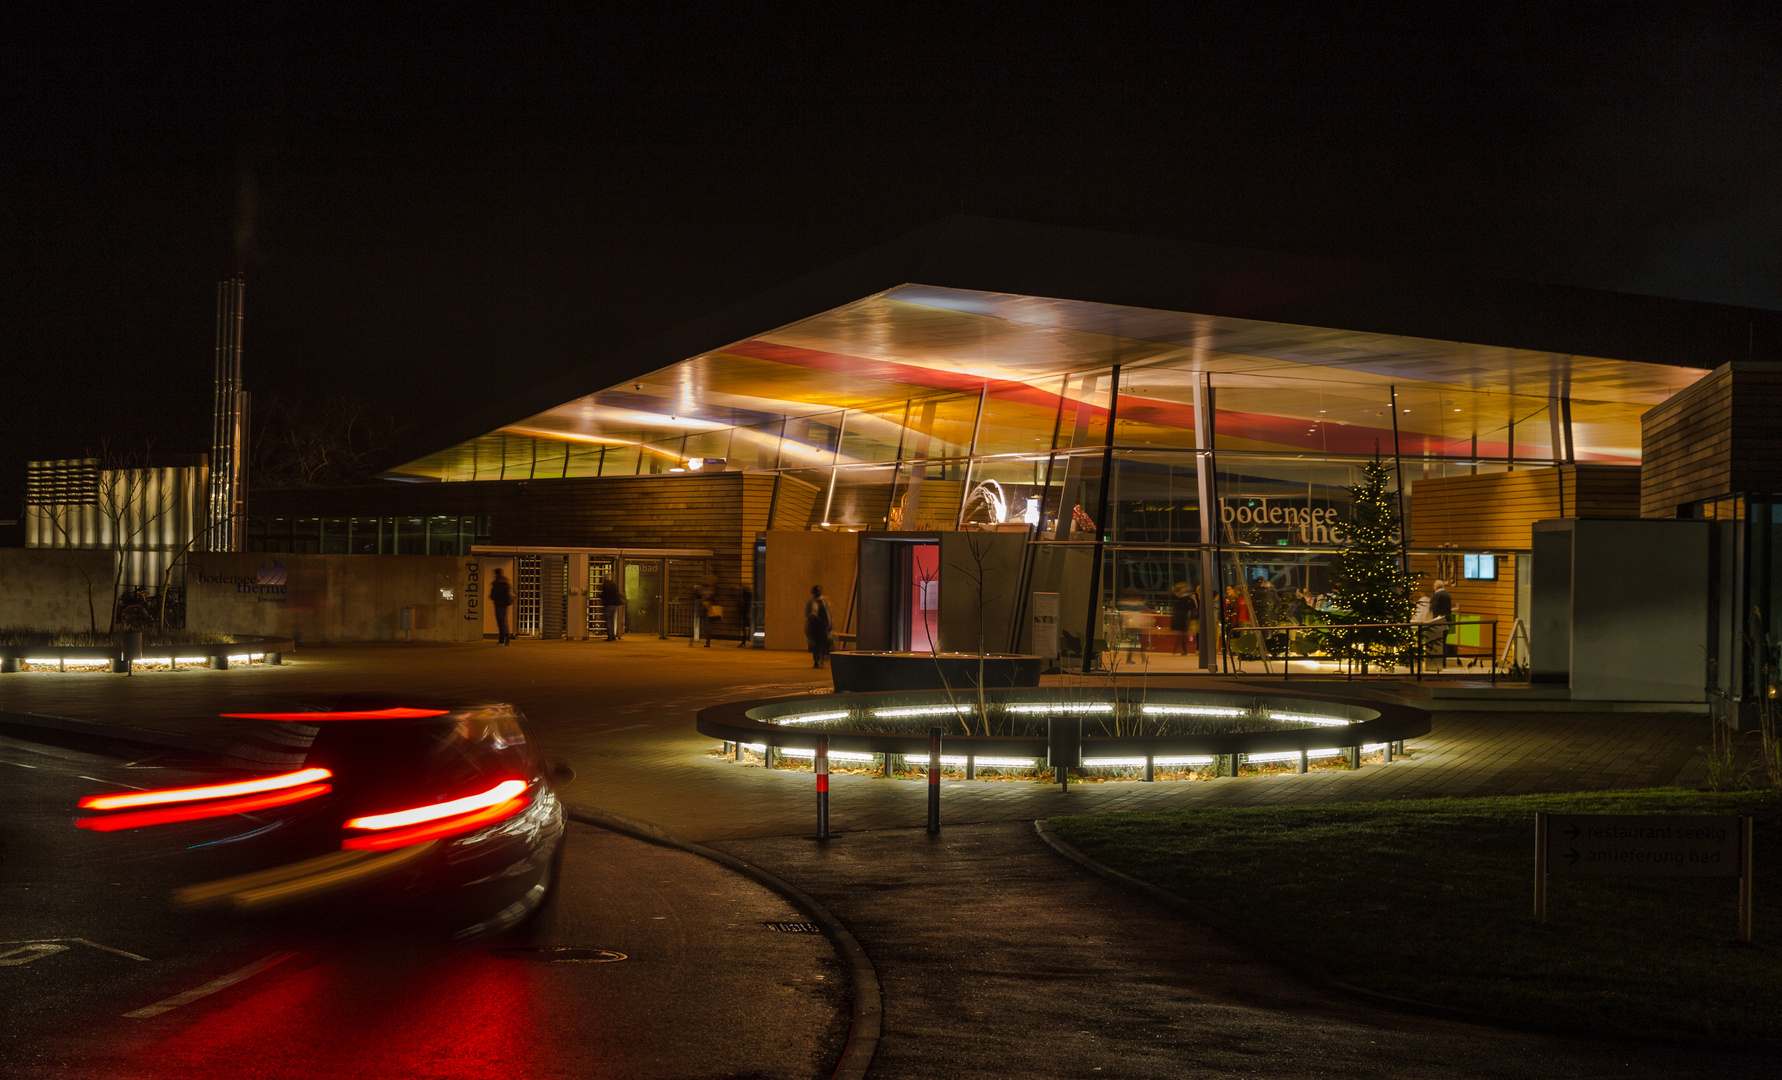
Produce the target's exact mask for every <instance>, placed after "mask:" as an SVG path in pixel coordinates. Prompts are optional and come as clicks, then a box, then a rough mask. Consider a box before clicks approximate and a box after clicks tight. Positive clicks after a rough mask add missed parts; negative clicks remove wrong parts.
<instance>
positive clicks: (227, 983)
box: [124, 952, 297, 1020]
mask: <svg viewBox="0 0 1782 1080" xmlns="http://www.w3.org/2000/svg"><path fill="white" fill-rule="evenodd" d="M296 955H297V954H296V953H294V952H275V953H273V954H271V955H270V956H263V957H261V958H260V959H258V960H255V961H254V962H253V963H251V964H249V965H248V966H247V967H244V968H240V969H238V970H235V971H231V972H230V973H229V974H227V975H221V976H218V977H217V978H214V979H212V980H210V981H209V982H207V983H205V984H204V985H203V986H195V987H193V988H192V989H190V990H187V991H186V992H185V993H183V994H175V995H173V996H172V997H170V998H165V999H163V1000H161V1001H157V1002H155V1003H154V1004H153V1005H144V1006H143V1007H142V1008H140V1009H134V1010H132V1011H130V1012H127V1013H125V1014H124V1016H125V1017H126V1018H128V1019H132V1020H141V1019H144V1018H146V1017H150V1016H160V1015H161V1014H162V1013H164V1012H169V1011H171V1010H173V1009H177V1008H179V1007H180V1006H181V1005H188V1004H190V1003H192V1002H194V1001H197V1000H198V999H199V998H201V997H209V996H210V995H211V994H214V993H216V992H217V991H218V990H227V989H228V988H229V987H231V986H234V985H235V984H236V983H238V982H240V981H242V980H243V979H251V978H253V977H254V976H255V975H258V974H260V972H262V971H265V970H266V969H267V968H269V967H271V966H272V965H274V964H276V963H278V962H280V961H282V960H289V959H290V958H291V957H293V956H296Z"/></svg>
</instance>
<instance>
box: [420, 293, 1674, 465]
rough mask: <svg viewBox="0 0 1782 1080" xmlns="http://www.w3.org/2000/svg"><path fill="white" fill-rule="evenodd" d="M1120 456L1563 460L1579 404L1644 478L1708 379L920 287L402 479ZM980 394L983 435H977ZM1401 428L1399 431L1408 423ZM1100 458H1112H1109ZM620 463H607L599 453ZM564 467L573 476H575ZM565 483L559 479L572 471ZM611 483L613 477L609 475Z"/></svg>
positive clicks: (1566, 357)
mask: <svg viewBox="0 0 1782 1080" xmlns="http://www.w3.org/2000/svg"><path fill="white" fill-rule="evenodd" d="M1116 365H1117V366H1118V367H1119V368H1120V378H1119V382H1118V393H1119V397H1118V406H1117V413H1116V422H1115V432H1114V434H1115V440H1116V443H1117V445H1119V446H1123V447H1132V448H1144V447H1156V448H1158V449H1169V448H1188V447H1192V446H1194V445H1195V433H1194V417H1195V415H1196V414H1195V408H1194V401H1195V394H1196V390H1197V384H1199V386H1200V387H1201V388H1202V389H1204V388H1206V387H1211V388H1212V390H1213V395H1212V397H1213V402H1214V405H1215V423H1214V427H1215V434H1216V446H1217V447H1218V448H1219V449H1221V450H1247V451H1259V452H1293V453H1307V452H1316V453H1325V454H1347V453H1372V452H1373V451H1374V449H1375V448H1376V446H1379V447H1381V448H1382V449H1384V450H1386V451H1387V452H1390V451H1391V448H1392V446H1393V445H1394V438H1395V435H1394V420H1395V419H1396V421H1397V424H1396V429H1397V430H1396V440H1397V445H1398V447H1399V449H1400V451H1401V452H1402V453H1404V454H1407V455H1419V456H1420V455H1430V456H1443V457H1453V458H1463V459H1466V458H1475V457H1476V458H1479V459H1501V458H1505V457H1509V456H1512V455H1513V456H1514V457H1515V458H1517V459H1522V460H1527V459H1544V458H1551V457H1554V456H1557V455H1555V453H1554V451H1553V449H1552V446H1551V436H1550V432H1551V430H1552V425H1551V423H1550V418H1549V411H1550V405H1551V403H1552V402H1554V401H1555V400H1560V399H1563V400H1565V401H1566V402H1568V403H1569V410H1570V421H1571V431H1572V440H1573V453H1574V456H1575V458H1576V459H1577V460H1580V461H1602V462H1623V463H1636V462H1638V460H1639V455H1640V427H1639V418H1640V414H1641V413H1643V412H1645V411H1646V410H1647V409H1649V408H1651V407H1652V406H1653V405H1655V404H1657V403H1659V402H1662V401H1664V400H1665V399H1666V398H1668V397H1670V396H1671V395H1672V394H1674V393H1676V392H1677V391H1678V390H1681V389H1682V388H1684V387H1686V386H1688V385H1689V384H1691V383H1693V382H1694V381H1695V380H1697V379H1698V378H1700V377H1701V376H1702V375H1703V374H1704V373H1705V371H1706V369H1705V368H1702V367H1690V366H1683V365H1679V364H1676V363H1653V362H1645V361H1637V360H1618V359H1611V358H1605V357H1594V356H1581V355H1574V354H1567V353H1556V352H1551V351H1542V350H1538V349H1528V348H1513V347H1507V346H1501V345H1488V344H1469V343H1464V342H1458V341H1444V340H1436V339H1431V338H1426V337H1414V336H1405V335H1395V334H1386V333H1379V332H1369V331H1362V330H1345V329H1337V328H1329V327H1318V326H1306V325H1296V324H1293V323H1287V322H1275V321H1265V320H1257V319H1250V318H1236V317H1231V316H1226V315H1218V314H1207V313H1196V312H1187V311H1171V310H1161V309H1156V308H1148V307H1140V306H1132V305H1123V304H1111V303H1104V302H1096V301H1088V300H1074V299H1066V298H1056V297H1041V296H1032V295H1023V294H1019V293H1011V292H995V291H977V290H972V289H966V288H959V287H951V286H941V285H930V284H923V283H918V282H911V283H904V284H899V285H896V286H895V287H892V288H888V289H884V290H883V291H880V292H876V293H874V294H872V295H866V296H862V297H860V298H859V299H855V300H852V301H850V302H846V303H842V304H840V305H839V306H834V307H831V308H829V309H827V310H823V311H818V312H813V313H812V314H810V315H808V316H807V317H804V318H799V319H797V320H796V321H793V322H790V323H787V324H785V325H780V326H763V327H761V328H760V329H759V330H758V331H757V332H753V333H750V334H749V335H748V336H745V337H743V338H740V339H737V340H731V341H726V342H723V343H722V344H718V345H716V346H715V347H711V348H709V349H706V350H704V351H699V352H696V353H694V354H692V355H688V356H686V357H684V358H683V359H680V360H678V361H677V362H674V363H670V364H668V365H667V366H665V367H661V368H659V369H657V370H654V371H651V372H649V373H648V374H644V375H640V376H637V377H634V378H630V379H627V380H625V381H624V382H622V383H619V384H617V385H614V386H608V387H606V388H604V389H598V390H594V391H593V392H590V393H586V394H584V395H583V396H580V397H576V398H574V399H573V400H569V401H566V402H564V403H562V404H560V405H557V406H555V407H552V408H548V409H545V410H543V411H539V412H535V413H533V414H532V415H529V416H524V417H519V418H515V419H514V420H513V421H512V422H509V423H506V424H503V425H501V426H500V427H498V428H496V429H494V430H492V431H489V432H487V433H486V434H484V435H481V436H478V437H474V438H471V439H468V440H465V441H463V442H460V443H458V444H456V445H453V446H450V447H447V448H445V449H442V450H439V451H437V452H435V453H431V454H428V455H426V456H424V457H421V458H418V459H416V460H414V461H411V462H408V463H407V464H405V465H402V466H400V467H398V468H396V469H393V470H391V471H390V473H389V474H387V475H390V476H392V477H394V478H408V479H433V480H459V479H463V480H468V479H473V478H482V479H487V478H491V477H494V476H497V475H502V476H509V477H512V476H521V475H538V474H540V473H537V472H536V471H535V470H536V469H537V466H538V462H539V461H540V460H543V461H545V462H547V463H548V464H547V468H546V470H545V471H544V472H543V473H542V475H553V476H554V475H589V474H591V473H593V472H598V471H601V469H602V465H601V462H602V460H618V456H619V455H628V456H626V457H624V459H623V460H625V461H626V462H627V465H626V467H625V468H624V470H623V471H634V470H635V471H643V472H657V471H663V470H664V469H666V468H670V467H676V466H679V465H680V464H681V463H682V461H683V459H685V458H689V457H697V456H705V455H709V456H712V457H720V458H723V459H725V462H726V465H727V467H730V468H739V467H743V468H756V467H765V468H775V467H779V468H796V467H812V466H828V465H832V464H843V465H845V464H852V463H857V462H864V461H872V460H890V459H894V458H898V457H905V458H907V457H941V456H948V455H957V454H962V453H965V452H967V450H968V449H972V448H973V444H972V442H971V432H972V431H973V430H976V431H977V432H978V438H977V442H976V444H975V450H976V452H977V453H979V454H997V453H1032V452H1035V451H1046V450H1051V449H1053V448H1055V447H1056V448H1063V447H1067V446H1068V445H1069V444H1070V435H1071V432H1070V431H1069V430H1063V431H1062V432H1061V431H1060V429H1061V427H1068V424H1062V425H1061V423H1060V417H1061V415H1062V414H1063V410H1061V405H1062V406H1067V407H1068V408H1069V409H1070V410H1071V412H1072V415H1076V414H1077V413H1092V414H1095V415H1098V416H1100V417H1101V418H1102V419H1103V420H1105V415H1106V409H1107V405H1108V390H1109V383H1110V381H1111V380H1110V379H1109V378H1108V376H1107V373H1108V372H1109V371H1110V369H1111V368H1113V367H1114V366H1116ZM980 394H982V395H983V411H984V415H983V417H982V418H979V417H978V415H977V410H978V405H979V398H980ZM1395 409H1396V413H1395ZM1098 441H1099V437H1098ZM601 450H605V451H607V453H606V454H604V455H602V454H600V453H599V451H601ZM559 462H560V463H561V465H560V466H559V465H558V464H557V463H559ZM559 468H560V469H561V472H559ZM608 471H611V470H610V469H609V470H608Z"/></svg>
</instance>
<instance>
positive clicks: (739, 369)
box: [250, 284, 1702, 664]
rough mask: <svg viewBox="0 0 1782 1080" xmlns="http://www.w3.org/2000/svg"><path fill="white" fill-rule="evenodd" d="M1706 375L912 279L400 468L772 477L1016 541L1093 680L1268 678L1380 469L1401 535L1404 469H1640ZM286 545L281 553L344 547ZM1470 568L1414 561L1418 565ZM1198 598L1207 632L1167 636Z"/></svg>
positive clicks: (932, 523)
mask: <svg viewBox="0 0 1782 1080" xmlns="http://www.w3.org/2000/svg"><path fill="white" fill-rule="evenodd" d="M1701 374H1702V372H1700V371H1697V370H1694V369H1689V368H1681V367H1669V366H1663V365H1655V364H1644V363H1635V362H1625V361H1617V360H1609V359H1601V358H1593V357H1585V356H1570V355H1559V354H1552V353H1545V352H1535V351H1528V350H1518V349H1512V348H1503V347H1494V346H1485V345H1472V344H1465V343H1460V342H1452V341H1437V340H1430V339H1422V338H1409V337H1394V336H1388V335H1382V334H1376V333H1369V332H1360V331H1347V330H1337V329H1328V328H1320V327H1310V326H1297V325H1288V324H1280V323H1266V322H1257V321H1251V320H1244V319H1233V318H1224V317H1217V316H1208V315H1197V314H1192V313H1185V312H1174V311H1162V310H1152V309H1140V308H1129V307H1116V306H1110V305H1105V304H1095V303H1089V302H1079V301H1069V300H1058V299H1049V298H1041V297H1031V296H1017V295H1010V294H1000V293H986V292H973V291H969V290H960V289H950V288H940V287H935V286H927V285H915V284H911V285H903V286H899V287H897V288H894V289H890V290H888V291H886V292H885V293H882V294H879V295H876V296H872V297H867V298H863V299H861V300H859V301H856V302H854V303H850V304H846V305H843V306H842V307H839V308H836V309H833V310H831V311H827V312H822V313H819V314H816V315H813V316H811V317H810V318H807V319H803V320H800V321H798V322H795V323H792V324H789V325H787V326H783V327H779V328H777V329H773V330H767V331H764V332H762V333H761V334H759V335H758V336H756V337H754V338H750V339H746V340H743V341H737V342H732V343H730V344H728V345H726V346H724V347H722V348H718V349H714V350H713V351H711V352H707V353H703V354H700V355H698V356H693V357H689V358H687V359H686V360H683V361H681V362H679V363H677V364H674V365H671V366H670V367H667V368H664V369H662V370H660V371H657V372H654V373H652V374H650V375H647V376H644V377H642V378H640V379H636V380H633V381H630V382H627V383H624V384H621V385H619V386H615V387H612V388H610V389H607V390H603V391H599V392H596V393H592V394H589V395H587V396H585V397H582V398H578V399H576V400H575V401H571V402H567V403H565V404H564V405H562V406H560V407H558V408H556V409H552V410H549V411H547V412H544V413H540V414H538V415H535V416H532V417H529V418H526V419H525V420H523V421H520V422H518V423H514V424H510V425H508V426H506V427H503V428H501V429H499V430H497V431H494V432H491V433H489V434H487V435H484V436H481V437H479V438H477V439H474V440H471V441H470V442H467V443H463V444H460V445H458V446H454V447H448V448H446V449H444V450H441V451H439V452H437V453H435V454H431V455H429V456H427V457H425V458H422V459H419V460H417V461H414V462H410V463H409V464H407V465H405V466H403V467H401V468H400V469H397V470H394V471H393V473H392V474H391V475H393V476H396V477H403V478H415V479H418V478H424V479H429V480H443V481H460V480H503V479H506V480H518V479H530V478H547V477H574V476H630V475H639V474H650V473H662V472H674V471H691V470H712V469H719V470H748V471H778V472H783V473H786V474H788V475H790V476H794V477H796V478H798V479H800V480H802V481H804V482H806V483H808V484H810V485H811V486H812V488H814V489H815V490H816V492H817V494H816V495H815V499H814V505H813V507H812V510H811V514H810V519H809V521H808V523H807V524H808V527H810V528H819V529H846V530H874V531H876V530H890V531H900V530H901V531H935V530H941V531H946V530H954V529H982V530H995V531H999V532H1000V531H1019V532H1024V533H1026V535H1027V536H1028V538H1029V545H1028V555H1027V558H1026V561H1025V565H1024V569H1023V573H1024V579H1023V596H1027V595H1030V594H1031V593H1033V592H1056V593H1058V594H1059V598H1060V605H1061V624H1062V631H1061V639H1062V640H1063V642H1064V643H1065V644H1064V647H1065V650H1066V651H1067V652H1074V653H1075V654H1076V655H1077V656H1079V657H1082V658H1083V659H1084V662H1085V663H1086V664H1087V663H1088V662H1089V661H1090V659H1091V658H1093V657H1097V656H1101V657H1104V658H1105V657H1106V656H1107V655H1109V654H1113V653H1117V652H1130V653H1131V654H1132V655H1134V656H1150V655H1155V654H1157V653H1159V652H1161V651H1162V646H1164V645H1169V646H1170V652H1171V655H1176V654H1181V653H1187V654H1190V655H1193V656H1194V658H1195V662H1197V663H1202V664H1205V663H1208V662H1211V659H1212V658H1214V657H1217V656H1230V657H1235V659H1236V660H1237V661H1241V662H1247V661H1253V660H1261V661H1263V662H1268V661H1271V660H1274V659H1278V658H1279V657H1280V655H1281V654H1282V653H1283V652H1286V653H1293V652H1297V651H1299V648H1298V644H1299V643H1300V642H1315V635H1311V634H1305V635H1301V636H1300V637H1297V638H1290V637H1283V636H1282V635H1278V634H1268V633H1255V632H1247V631H1242V630H1241V629H1240V628H1241V627H1243V626H1246V625H1250V626H1254V625H1264V624H1268V625H1272V623H1270V622H1269V621H1270V620H1278V621H1280V622H1283V623H1291V622H1298V623H1311V622H1315V621H1316V620H1317V615H1316V611H1317V609H1318V607H1319V605H1320V603H1321V597H1322V596H1323V594H1324V593H1325V592H1326V591H1327V590H1328V588H1329V565H1330V557H1331V554H1332V553H1333V552H1334V551H1336V550H1337V549H1338V548H1339V546H1340V544H1341V540H1342V527H1343V523H1344V521H1346V520H1347V518H1348V516H1349V501H1350V494H1349V488H1351V487H1352V486H1354V485H1355V484H1357V483H1358V482H1359V479H1360V469H1361V466H1362V465H1363V464H1364V463H1366V462H1368V461H1371V460H1374V459H1376V458H1377V459H1379V460H1381V461H1383V462H1385V463H1387V465H1388V466H1389V468H1390V472H1391V475H1392V477H1393V479H1394V486H1395V487H1397V488H1399V489H1401V491H1402V493H1403V496H1404V497H1403V498H1401V500H1400V505H1401V508H1402V509H1401V518H1402V524H1403V526H1404V528H1403V529H1402V530H1401V531H1402V533H1403V535H1404V536H1405V537H1409V536H1411V535H1412V531H1411V530H1410V525H1411V523H1412V521H1413V520H1414V515H1415V513H1416V485H1417V483H1418V481H1420V480H1424V479H1429V478H1437V477H1447V476H1454V475H1463V474H1477V473H1481V472H1496V471H1503V470H1510V469H1516V468H1527V467H1531V466H1533V467H1545V466H1553V465H1563V464H1573V463H1579V462H1589V463H1607V464H1626V465H1637V464H1638V462H1639V458H1640V416H1641V414H1642V413H1643V412H1645V411H1646V410H1647V409H1649V408H1651V407H1652V406H1653V405H1655V404H1658V403H1660V402H1662V401H1664V400H1666V399H1667V398H1669V397H1670V396H1671V395H1673V394H1674V393H1676V392H1678V391H1679V390H1681V389H1683V388H1684V387H1686V386H1688V385H1690V384H1691V383H1693V382H1694V381H1695V380H1696V379H1697V378H1699V377H1700V375H1701ZM392 527H394V526H392ZM420 527H421V526H419V525H417V524H416V523H415V522H413V521H406V520H405V521H404V522H402V523H400V528H401V529H403V530H406V531H405V532H404V533H403V538H399V539H397V540H394V541H386V540H382V539H380V541H379V542H380V543H390V544H393V545H394V546H391V547H380V548H379V550H408V549H407V548H406V547H404V546H403V545H404V544H405V543H407V542H408V541H407V540H406V538H407V537H410V536H413V535H415V532H414V530H416V529H417V528H420ZM776 527H782V528H783V527H785V525H784V524H777V523H776ZM278 528H282V529H286V530H288V532H289V534H290V536H291V537H292V540H291V541H290V542H292V543H297V542H300V541H299V540H298V538H299V537H307V536H308V535H309V534H310V533H311V532H312V531H313V532H314V533H315V534H316V535H317V536H318V540H317V541H316V542H317V543H319V544H329V543H333V544H339V543H342V542H343V540H342V539H340V537H341V536H343V535H346V534H350V535H352V536H358V535H360V534H361V533H360V527H359V526H350V527H349V526H346V525H341V526H331V525H328V524H327V523H317V522H309V523H305V524H304V525H302V526H297V525H295V524H290V525H287V526H280V527H278ZM277 531H278V529H274V528H271V527H269V528H268V531H267V532H266V533H265V536H268V537H270V536H271V535H273V533H274V532H277ZM279 535H281V536H282V535H284V533H282V532H280V533H279ZM253 542H254V541H253V539H252V538H250V544H251V543H253ZM301 542H307V540H303V541H301ZM421 542H423V543H432V542H434V541H433V540H432V536H431V533H428V534H426V535H425V536H424V537H423V540H422V541H421ZM1500 550H1501V549H1500ZM1503 553H1504V554H1514V552H1513V551H1504V552H1503ZM1464 554H1466V553H1465V552H1460V551H1457V550H1454V549H1451V548H1443V549H1439V550H1436V549H1432V550H1429V551H1418V550H1415V549H1412V548H1410V547H1409V545H1408V542H1407V544H1406V550H1405V551H1404V556H1405V558H1406V560H1407V564H1408V565H1409V566H1410V567H1411V568H1413V569H1414V570H1419V571H1420V572H1424V571H1433V570H1437V569H1438V568H1443V567H1447V566H1448V565H1449V564H1450V563H1453V564H1455V565H1456V566H1458V565H1459V561H1460V558H1461V556H1462V555H1464ZM1475 554H1477V552H1475ZM1511 565H1513V564H1511ZM1425 576H1426V577H1433V576H1434V574H1433V573H1427V572H1425ZM1450 576H1458V571H1456V572H1455V573H1454V574H1452V575H1450ZM627 587H628V588H629V587H630V585H629V583H627ZM1425 587H1427V585H1426V586H1425ZM1510 588H1511V586H1509V585H1507V584H1506V589H1510ZM1184 596H1186V597H1187V599H1184ZM1194 607H1205V608H1206V610H1207V612H1208V614H1209V615H1210V616H1211V617H1212V618H1213V620H1214V621H1221V620H1222V621H1223V623H1224V627H1223V629H1222V630H1220V631H1214V630H1212V629H1210V628H1209V629H1208V630H1207V632H1204V633H1203V632H1198V631H1187V632H1184V631H1183V630H1182V629H1181V627H1182V625H1183V623H1184V611H1185V610H1187V609H1190V608H1194ZM1019 621H1020V620H1019V618H1017V623H1019ZM1503 630H1504V631H1505V632H1506V633H1507V632H1508V630H1509V627H1508V625H1506V626H1505V627H1503ZM1212 638H1216V639H1217V640H1209V639H1212ZM1474 640H1475V641H1477V642H1480V643H1481V644H1479V645H1476V646H1474V647H1475V649H1482V648H1485V646H1484V645H1483V644H1482V642H1483V639H1482V638H1481V637H1480V636H1479V635H1478V634H1477V633H1475V634H1474ZM1135 641H1136V642H1138V644H1137V645H1136V646H1134V647H1132V648H1131V649H1127V648H1126V646H1127V645H1130V644H1131V643H1133V642H1135ZM1022 645H1023V643H1022V642H1020V641H1013V640H1012V641H1010V642H1009V646H1010V647H1014V648H1020V647H1022ZM1313 647H1314V646H1308V648H1313Z"/></svg>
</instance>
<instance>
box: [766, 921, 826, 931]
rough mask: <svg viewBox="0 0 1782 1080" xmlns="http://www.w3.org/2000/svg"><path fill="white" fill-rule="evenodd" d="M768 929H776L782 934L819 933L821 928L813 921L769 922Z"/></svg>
mask: <svg viewBox="0 0 1782 1080" xmlns="http://www.w3.org/2000/svg"><path fill="white" fill-rule="evenodd" d="M767 928H768V929H769V930H778V931H779V932H780V933H782V934H821V933H822V932H823V931H822V929H821V928H820V927H819V926H817V924H816V923H814V922H770V923H768V924H767Z"/></svg>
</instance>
